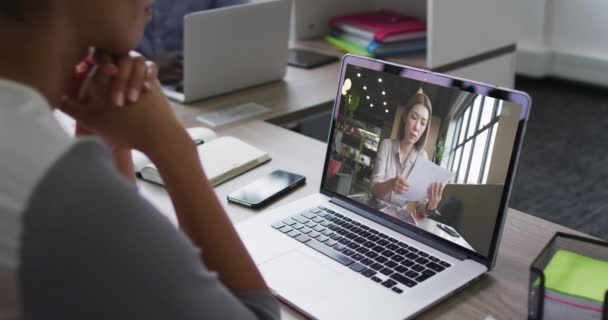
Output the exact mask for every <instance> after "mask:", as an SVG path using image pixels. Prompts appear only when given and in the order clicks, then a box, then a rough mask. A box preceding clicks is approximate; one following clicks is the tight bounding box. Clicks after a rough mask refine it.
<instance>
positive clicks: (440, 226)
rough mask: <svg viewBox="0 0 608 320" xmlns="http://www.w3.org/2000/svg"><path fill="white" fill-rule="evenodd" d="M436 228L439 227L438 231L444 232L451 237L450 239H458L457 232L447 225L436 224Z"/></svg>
mask: <svg viewBox="0 0 608 320" xmlns="http://www.w3.org/2000/svg"><path fill="white" fill-rule="evenodd" d="M437 226H438V227H439V229H441V230H443V231H445V232H446V233H447V234H449V235H451V236H452V237H455V238H460V235H459V234H458V231H456V230H454V228H452V227H450V226H448V225H447V224H441V223H438V224H437Z"/></svg>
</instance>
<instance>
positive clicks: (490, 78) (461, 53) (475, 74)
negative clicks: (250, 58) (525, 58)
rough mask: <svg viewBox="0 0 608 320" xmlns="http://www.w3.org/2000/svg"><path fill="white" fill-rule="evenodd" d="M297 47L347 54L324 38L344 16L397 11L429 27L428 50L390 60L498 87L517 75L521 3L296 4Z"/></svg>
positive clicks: (391, 0)
mask: <svg viewBox="0 0 608 320" xmlns="http://www.w3.org/2000/svg"><path fill="white" fill-rule="evenodd" d="M293 9H294V10H293V17H292V35H291V39H292V41H293V43H292V46H294V47H300V48H307V49H312V50H315V51H321V52H325V53H330V54H334V55H343V53H342V52H340V51H339V50H337V49H334V48H333V47H331V46H330V45H328V44H326V43H325V42H324V41H323V40H320V39H321V38H322V37H323V36H324V35H326V34H327V32H328V27H327V24H328V21H329V19H330V18H331V17H333V16H336V15H341V14H347V13H353V12H359V11H366V10H376V9H392V10H395V11H397V12H400V13H403V14H408V15H412V16H416V17H418V18H421V19H424V20H426V21H427V23H428V36H427V51H426V53H423V54H418V55H408V56H402V57H396V58H391V59H388V60H389V61H394V62H397V63H401V64H406V65H411V66H415V67H419V68H424V69H429V70H432V71H437V72H442V73H448V74H452V75H455V76H459V77H463V78H469V79H473V80H476V81H481V82H486V83H490V84H493V85H496V86H501V87H506V88H512V87H513V85H514V77H515V49H516V47H515V43H516V39H517V29H516V27H517V21H518V20H517V12H518V9H519V8H518V2H517V1H504V0H459V1H453V0H408V1H402V0H332V1H327V0H295V1H294V6H293Z"/></svg>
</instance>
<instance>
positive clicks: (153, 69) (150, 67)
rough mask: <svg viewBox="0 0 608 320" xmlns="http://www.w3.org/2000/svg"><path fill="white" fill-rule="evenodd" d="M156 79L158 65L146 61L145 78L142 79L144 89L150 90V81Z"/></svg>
mask: <svg viewBox="0 0 608 320" xmlns="http://www.w3.org/2000/svg"><path fill="white" fill-rule="evenodd" d="M156 79H158V65H156V63H154V62H153V61H146V80H145V81H144V90H145V91H150V90H152V83H153V82H154V81H156Z"/></svg>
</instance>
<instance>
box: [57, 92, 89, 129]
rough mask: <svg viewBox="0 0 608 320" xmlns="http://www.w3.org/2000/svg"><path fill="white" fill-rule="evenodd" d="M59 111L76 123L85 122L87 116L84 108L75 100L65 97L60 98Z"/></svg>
mask: <svg viewBox="0 0 608 320" xmlns="http://www.w3.org/2000/svg"><path fill="white" fill-rule="evenodd" d="M59 110H61V111H62V112H63V113H65V114H67V115H69V116H70V117H72V118H74V119H75V120H76V121H78V122H83V123H84V122H86V118H87V115H88V112H87V110H86V108H85V107H83V106H82V105H81V104H80V103H79V102H78V101H77V100H75V99H73V98H71V97H69V96H67V95H66V96H63V97H61V102H60V104H59Z"/></svg>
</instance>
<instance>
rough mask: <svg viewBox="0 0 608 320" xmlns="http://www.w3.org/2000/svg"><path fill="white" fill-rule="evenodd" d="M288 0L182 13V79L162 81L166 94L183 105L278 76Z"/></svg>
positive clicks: (284, 47) (286, 38)
mask: <svg viewBox="0 0 608 320" xmlns="http://www.w3.org/2000/svg"><path fill="white" fill-rule="evenodd" d="M291 3H292V1H291V0H269V1H256V2H253V3H250V4H244V5H238V6H231V7H225V8H219V9H213V10H207V11H201V12H196V13H192V14H188V15H186V16H185V18H184V52H183V56H184V61H183V69H184V77H183V81H182V82H179V83H177V84H174V85H165V86H164V91H165V94H166V95H167V96H168V97H169V98H171V99H173V100H176V101H179V102H183V103H185V102H191V101H195V100H200V99H204V98H208V97H212V96H216V95H219V94H223V93H227V92H231V91H235V90H238V89H242V88H246V87H251V86H255V85H259V84H263V83H267V82H271V81H276V80H280V79H282V78H283V76H284V75H285V71H286V68H287V55H288V45H289V25H290V15H291Z"/></svg>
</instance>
